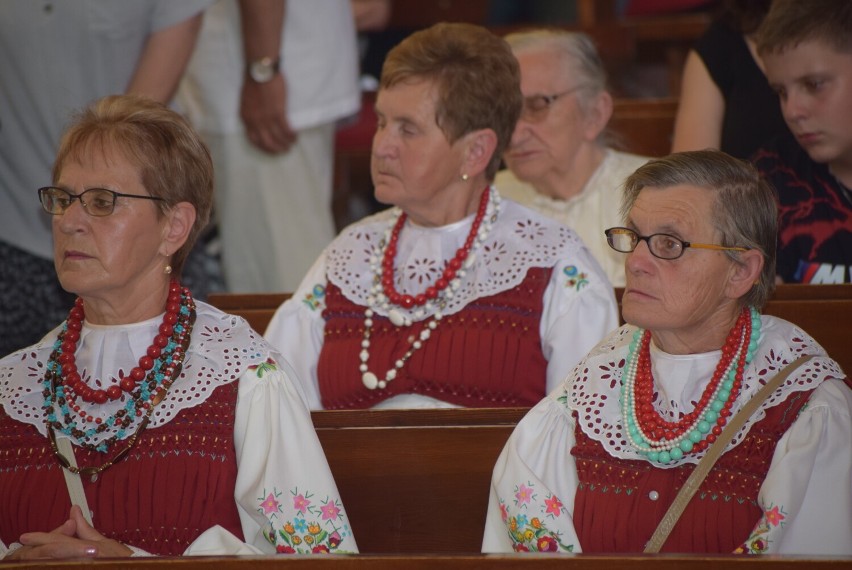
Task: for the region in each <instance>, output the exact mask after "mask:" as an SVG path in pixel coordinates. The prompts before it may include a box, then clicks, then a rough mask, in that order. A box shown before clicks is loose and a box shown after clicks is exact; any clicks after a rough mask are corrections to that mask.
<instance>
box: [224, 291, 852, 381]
mask: <svg viewBox="0 0 852 570" xmlns="http://www.w3.org/2000/svg"><path fill="white" fill-rule="evenodd" d="M622 292H623V289H621V288H616V290H615V293H616V298H617V299H618V300H619V301H620V300H621V294H622ZM289 297H290V295H289V294H287V293H257V294H234V293H214V294H211V295H210V298H209V301H210V303H211V304H212V305H214V306H216V307H218V308H220V309H222V310H223V311H225V312H227V313H232V314H236V315H240V316H242V317H244V318H245V319H246V320H247V321H248V322H249V324H250V325H251V326H252V327H253V328H254V329H255V330H257V331H260V332H263V331H264V330H266V326H267V325H268V324H269V321H270V319H272V315H273V313H274V312H275V309H277V308H278V306H279V305H280V304H281V303H283V302H284V300H286V299H288V298H289ZM763 312H764V313H766V314H768V315H773V316H776V317H780V318H782V319H785V320H787V321H790V322H792V323H795V324H797V325H798V326H799V327H801V328H802V330H804V331H805V332H807V333H808V334H810V335H811V336H813V337H814V338H815V339H816V341H817V342H819V343H820V344H821V345H822V346H823V348H825V350H826V351H827V352H828V354H830V355H831V357H832V358H834V359H835V360H836V361H837V362H838V363H840V365H841V366H842V367H843V370H845V371H846V372H847V373H850V372H852V325H850V323H852V284H844V285H789V284H785V285H779V286H778V287H777V288H776V290H775V294H774V295H773V296H772V299H771V300H770V301H769V303H767V305H766V307H765V308H764V311H763Z"/></svg>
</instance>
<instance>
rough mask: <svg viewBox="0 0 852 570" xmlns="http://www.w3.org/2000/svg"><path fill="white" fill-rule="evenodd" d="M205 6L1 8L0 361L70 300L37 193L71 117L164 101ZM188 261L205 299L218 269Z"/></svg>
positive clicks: (11, 1)
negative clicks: (95, 106) (108, 103)
mask: <svg viewBox="0 0 852 570" xmlns="http://www.w3.org/2000/svg"><path fill="white" fill-rule="evenodd" d="M209 4H210V0H185V1H181V2H174V1H173V0H139V1H138V2H137V1H134V2H113V1H111V0H64V1H62V2H31V1H29V0H3V1H2V2H0V78H2V80H0V355H5V354H7V353H9V352H11V351H12V350H14V349H17V348H21V347H23V346H27V345H29V344H32V343H33V342H35V341H36V340H38V339H39V338H41V337H42V336H43V335H44V334H46V333H47V332H48V331H49V330H50V329H51V328H53V327H54V326H55V324H56V323H57V322H59V321H60V320H62V318H63V317H64V316H65V315H66V314H67V312H68V309H69V308H70V307H71V304H72V303H73V301H74V297H73V296H72V295H70V294H68V293H66V292H65V291H63V290H62V288H61V287H60V285H59V282H58V281H57V279H56V272H55V270H54V267H53V250H52V246H51V240H50V217H49V216H48V215H47V214H45V213H44V212H43V211H42V209H41V207H40V206H39V204H38V200H37V199H36V196H35V194H34V193H33V189H34V188H38V187H40V186H45V185H47V184H49V183H50V168H51V164H52V163H53V158H54V157H55V156H56V149H57V147H58V145H59V138H60V135H61V134H62V131H63V129H64V128H65V125H66V123H67V121H68V119H69V114H70V113H71V112H72V111H73V110H76V109H79V108H82V107H83V106H85V105H86V104H88V103H89V102H91V101H93V100H94V99H97V98H99V97H103V96H104V95H109V94H114V93H124V92H128V93H139V94H143V95H146V96H149V97H151V98H153V99H155V100H158V101H163V102H165V101H169V100H170V99H171V98H172V95H173V94H174V92H175V89H176V88H177V85H178V82H179V81H180V78H181V75H182V74H183V71H184V68H185V66H186V62H187V61H188V59H189V57H190V55H191V53H192V49H193V46H194V45H195V39H196V36H197V34H198V29H199V26H200V25H201V12H202V11H203V10H204V9H205V8H206V7H207V6H208V5H209ZM201 257H203V256H198V257H196V256H192V257H191V258H190V259H189V263H188V266H187V271H186V273H185V276H186V281H187V284H190V285H192V286H193V290H194V291H195V292H196V295H197V296H198V297H199V298H202V299H203V298H205V297H206V292H207V291H208V290H210V288H211V285H213V286H214V288H215V283H212V284H211V281H214V280H215V279H211V275H214V276H215V274H216V273H217V271H218V268H217V267H215V260H213V261H212V263H213V265H214V267H213V268H212V269H208V267H207V266H205V265H204V260H202V259H201Z"/></svg>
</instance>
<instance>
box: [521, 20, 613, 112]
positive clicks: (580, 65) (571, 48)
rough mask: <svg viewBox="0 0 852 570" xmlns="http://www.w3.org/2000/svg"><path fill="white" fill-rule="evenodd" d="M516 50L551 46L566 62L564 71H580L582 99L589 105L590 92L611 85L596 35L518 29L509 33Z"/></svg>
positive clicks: (603, 89)
mask: <svg viewBox="0 0 852 570" xmlns="http://www.w3.org/2000/svg"><path fill="white" fill-rule="evenodd" d="M505 39H506V41H507V42H508V43H509V45H510V46H511V48H512V52H514V53H516V54H517V53H519V52H522V51H526V50H530V49H550V50H553V51H554V52H555V53H557V54H559V55H560V56H561V59H562V61H563V62H564V68H563V70H562V71H563V72H565V73H566V74H575V73H577V72H579V78H578V81H577V84H578V85H584V86H585V87H584V88H583V89H581V90H580V96H579V100H580V102H581V104H583V105H586V104H587V103H588V101H589V100H590V97H589V95H597V94H598V93H600V92H601V91H605V90H606V89H607V77H606V69H605V68H604V65H603V62H602V61H601V57H600V55H599V54H598V50H597V47H595V42H593V41H592V38H590V37H589V36H587V35H586V34H584V33H582V32H569V31H566V30H556V29H536V30H530V31H526V32H515V33H511V34H508V35H506V36H505Z"/></svg>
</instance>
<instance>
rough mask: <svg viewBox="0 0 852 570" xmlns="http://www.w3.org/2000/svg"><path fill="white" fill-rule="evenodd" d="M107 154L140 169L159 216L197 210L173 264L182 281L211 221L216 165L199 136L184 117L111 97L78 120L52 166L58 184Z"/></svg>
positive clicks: (135, 99)
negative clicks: (69, 166)
mask: <svg viewBox="0 0 852 570" xmlns="http://www.w3.org/2000/svg"><path fill="white" fill-rule="evenodd" d="M107 148H110V149H114V150H116V151H118V152H120V153H121V154H122V155H123V156H124V157H125V158H127V160H129V161H130V162H131V163H133V164H135V165H136V166H137V168H138V169H139V173H140V175H141V176H140V177H141V180H142V184H143V186H144V187H145V189H146V190H147V191H148V192H149V193H150V194H151V196H156V197H158V198H162V199H163V201H162V202H159V201H158V202H157V205H158V207H159V210H160V215H162V214H164V213H165V212H167V211H168V210H169V208H171V207H173V206H174V205H176V204H177V203H179V202H189V203H190V204H192V205H193V206H194V207H195V216H196V217H195V224H194V225H193V227H192V229H191V230H190V234H189V237H188V238H187V240H186V243H185V244H183V246H182V247H181V248H180V249H179V250H178V251H176V252H175V254H174V255H173V256H172V259H171V261H170V265H171V266H172V270H173V272H174V274H175V275H178V276H179V275H180V272H181V270H182V269H183V265H184V263H185V261H186V257H187V256H188V255H189V252H190V250H191V249H192V246H193V245H194V244H195V241H196V240H197V239H198V236H199V234H200V233H201V231H202V230H203V229H204V228H205V226H206V225H207V222H208V221H209V220H210V211H211V209H212V207H213V161H212V160H211V158H210V152H209V151H208V150H207V147H206V146H205V145H204V143H203V142H202V141H201V138H200V137H199V135H198V134H197V133H196V132H195V130H194V129H193V128H192V127H191V126H190V124H189V122H188V121H187V120H186V119H185V118H183V117H182V116H181V115H179V114H177V113H175V112H174V111H172V110H170V109H169V108H168V107H166V106H165V105H163V104H162V103H158V102H156V101H153V100H151V99H147V98H145V97H141V96H138V95H112V96H109V97H104V98H103V99H99V100H98V101H95V102H94V103H93V104H92V105H90V106H89V107H87V108H86V109H84V110H83V111H82V112H80V113H79V114H78V115H76V116H75V117H74V119H73V120H72V122H71V124H70V126H69V127H68V128H67V130H66V131H65V134H64V135H63V137H62V141H61V142H60V145H59V151H58V153H57V155H56V160H55V162H54V163H53V182H54V184H55V183H57V182H58V181H59V177H60V175H61V173H62V168H63V166H64V165H65V163H66V161H67V160H68V159H74V160H81V159H83V158H85V157H87V156H91V153H93V152H98V151H102V150H105V149H107Z"/></svg>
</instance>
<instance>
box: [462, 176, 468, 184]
mask: <svg viewBox="0 0 852 570" xmlns="http://www.w3.org/2000/svg"><path fill="white" fill-rule="evenodd" d="M461 179H462V182H467V179H468V176H467V174H462V175H461Z"/></svg>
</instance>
